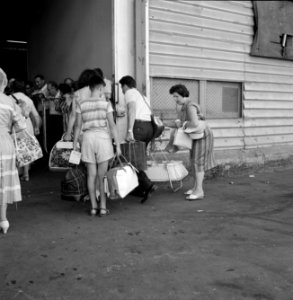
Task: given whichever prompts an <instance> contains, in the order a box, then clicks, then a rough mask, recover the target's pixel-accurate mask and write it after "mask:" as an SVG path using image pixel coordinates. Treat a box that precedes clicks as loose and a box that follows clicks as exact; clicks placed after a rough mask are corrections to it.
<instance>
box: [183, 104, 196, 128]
mask: <svg viewBox="0 0 293 300" xmlns="http://www.w3.org/2000/svg"><path fill="white" fill-rule="evenodd" d="M198 125H199V119H198V114H197V109H196V107H194V106H192V105H190V106H187V122H186V124H185V127H186V128H187V127H197V126H198Z"/></svg>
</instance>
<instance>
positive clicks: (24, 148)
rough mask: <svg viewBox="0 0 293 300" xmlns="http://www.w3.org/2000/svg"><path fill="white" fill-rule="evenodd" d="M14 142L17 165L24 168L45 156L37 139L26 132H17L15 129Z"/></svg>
mask: <svg viewBox="0 0 293 300" xmlns="http://www.w3.org/2000/svg"><path fill="white" fill-rule="evenodd" d="M12 135H13V141H14V146H15V152H16V165H17V167H23V166H26V165H28V164H31V163H32V162H34V161H36V160H37V159H39V158H41V157H42V156H43V152H42V148H41V146H40V144H39V142H38V140H37V138H36V137H35V136H33V135H31V134H29V133H28V132H27V131H26V130H23V131H20V132H15V129H14V128H13V134H12Z"/></svg>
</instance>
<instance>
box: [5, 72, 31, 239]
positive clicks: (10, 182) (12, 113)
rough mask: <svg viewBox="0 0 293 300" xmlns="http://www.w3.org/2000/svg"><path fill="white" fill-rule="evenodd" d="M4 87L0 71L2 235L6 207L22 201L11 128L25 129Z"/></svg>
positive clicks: (23, 122)
mask: <svg viewBox="0 0 293 300" xmlns="http://www.w3.org/2000/svg"><path fill="white" fill-rule="evenodd" d="M6 85H7V77H6V74H5V73H4V71H3V70H2V69H0V140H1V143H0V210H1V216H0V230H2V231H3V233H4V234H5V233H7V230H8V228H9V222H8V220H7V205H8V204H12V203H14V202H18V201H21V200H22V199H21V189H20V182H19V177H18V172H17V168H16V159H15V158H16V156H15V147H14V143H13V139H12V137H11V132H12V127H13V128H14V130H15V131H16V132H19V133H21V132H23V130H24V129H25V128H26V124H25V120H24V118H23V117H22V116H21V111H20V108H19V107H18V106H17V105H16V103H15V102H14V100H13V99H12V98H10V97H8V96H6V95H5V94H4V89H5V87H6Z"/></svg>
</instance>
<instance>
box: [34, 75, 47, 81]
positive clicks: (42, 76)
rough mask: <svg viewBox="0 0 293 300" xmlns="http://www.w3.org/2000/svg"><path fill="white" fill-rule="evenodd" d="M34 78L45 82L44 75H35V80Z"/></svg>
mask: <svg viewBox="0 0 293 300" xmlns="http://www.w3.org/2000/svg"><path fill="white" fill-rule="evenodd" d="M36 78H40V79H42V80H45V77H44V75H42V74H37V75H36V76H35V77H34V79H36Z"/></svg>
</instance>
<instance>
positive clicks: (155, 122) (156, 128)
mask: <svg viewBox="0 0 293 300" xmlns="http://www.w3.org/2000/svg"><path fill="white" fill-rule="evenodd" d="M141 96H142V99H143V101H144V102H145V104H146V105H147V107H148V108H149V110H150V111H151V122H152V126H153V137H152V140H153V139H156V138H158V137H159V136H160V135H161V134H162V133H163V131H164V129H165V126H164V124H163V122H162V120H161V119H160V118H159V117H157V116H154V114H153V111H152V109H151V107H150V105H149V104H148V103H147V101H146V100H145V98H144V96H143V95H141Z"/></svg>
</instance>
